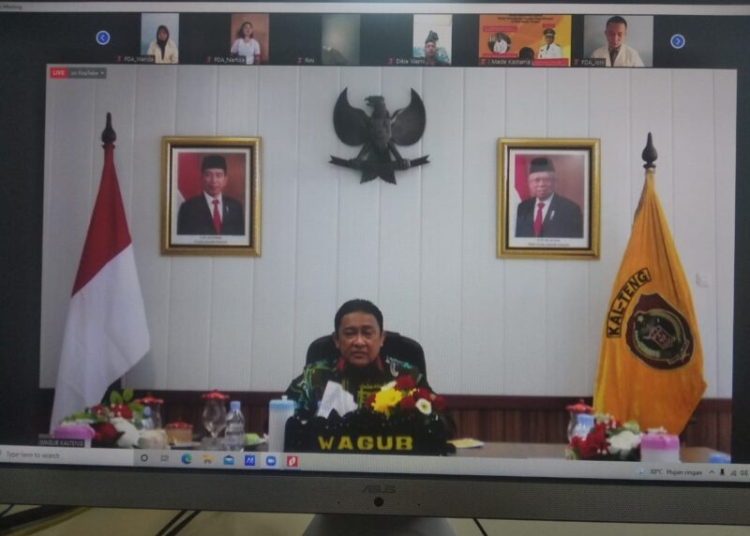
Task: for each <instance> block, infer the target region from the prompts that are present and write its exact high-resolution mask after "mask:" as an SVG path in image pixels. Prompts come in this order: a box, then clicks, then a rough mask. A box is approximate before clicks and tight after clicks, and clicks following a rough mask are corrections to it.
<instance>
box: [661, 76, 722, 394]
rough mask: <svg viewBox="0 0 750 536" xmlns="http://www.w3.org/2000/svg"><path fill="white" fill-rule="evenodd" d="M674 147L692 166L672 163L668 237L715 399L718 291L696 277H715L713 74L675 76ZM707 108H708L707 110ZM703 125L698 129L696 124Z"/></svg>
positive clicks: (678, 162) (707, 378) (705, 373)
mask: <svg viewBox="0 0 750 536" xmlns="http://www.w3.org/2000/svg"><path fill="white" fill-rule="evenodd" d="M673 91H674V97H673V102H674V122H675V128H674V137H673V139H674V147H675V152H676V154H695V155H698V157H697V158H694V159H692V161H691V162H688V161H686V159H684V158H677V159H675V162H674V177H675V179H674V182H675V184H674V204H675V212H674V214H675V216H674V223H673V225H672V234H673V236H674V239H675V245H676V246H677V251H679V252H680V259H681V261H682V266H683V268H684V270H685V275H686V277H687V280H688V284H690V287H691V291H692V294H693V304H694V305H695V314H696V316H697V317H698V323H699V325H700V336H701V343H702V345H703V361H704V371H703V374H704V376H705V378H706V382H707V383H708V384H709V386H710V387H709V388H708V389H707V396H716V380H717V376H718V370H717V356H716V348H717V340H716V286H715V285H714V284H713V283H712V284H711V285H710V286H706V287H703V286H700V287H699V286H697V285H695V282H696V278H697V277H698V275H699V274H701V275H703V276H704V277H707V278H708V279H709V280H710V281H714V280H715V278H716V271H715V270H716V261H715V259H716V236H717V230H716V216H715V213H714V210H715V207H716V180H715V177H714V172H715V157H714V152H713V150H712V148H713V147H715V133H714V120H713V116H714V113H715V110H714V107H713V102H714V76H713V73H712V72H711V71H691V70H680V71H675V73H674V87H673ZM706 103H712V105H710V106H707V105H706ZM695 124H699V125H702V128H700V129H699V130H695V129H694V125H695Z"/></svg>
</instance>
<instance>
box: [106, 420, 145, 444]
mask: <svg viewBox="0 0 750 536" xmlns="http://www.w3.org/2000/svg"><path fill="white" fill-rule="evenodd" d="M111 422H112V426H114V427H115V430H117V431H118V432H122V435H121V436H120V439H118V440H117V446H118V447H120V448H131V447H134V446H135V445H137V444H138V437H139V436H140V434H139V433H138V429H137V428H136V427H135V425H134V424H133V423H132V422H130V421H128V420H125V419H123V418H122V417H115V418H113V419H112V420H111Z"/></svg>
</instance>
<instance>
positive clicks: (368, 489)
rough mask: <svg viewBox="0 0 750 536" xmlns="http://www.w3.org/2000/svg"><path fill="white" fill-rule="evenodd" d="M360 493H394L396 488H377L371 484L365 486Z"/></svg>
mask: <svg viewBox="0 0 750 536" xmlns="http://www.w3.org/2000/svg"><path fill="white" fill-rule="evenodd" d="M362 493H396V486H378V485H375V484H372V485H370V486H365V489H363V490H362Z"/></svg>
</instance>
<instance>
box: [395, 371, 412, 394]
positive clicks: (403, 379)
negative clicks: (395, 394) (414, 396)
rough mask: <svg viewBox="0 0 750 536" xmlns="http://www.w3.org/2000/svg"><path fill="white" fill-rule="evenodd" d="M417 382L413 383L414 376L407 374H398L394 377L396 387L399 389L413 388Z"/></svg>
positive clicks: (407, 389)
mask: <svg viewBox="0 0 750 536" xmlns="http://www.w3.org/2000/svg"><path fill="white" fill-rule="evenodd" d="M416 386H417V384H415V383H414V378H412V377H411V376H409V375H405V376H399V377H398V378H396V389H398V390H399V391H410V390H411V389H414V388H415V387H416Z"/></svg>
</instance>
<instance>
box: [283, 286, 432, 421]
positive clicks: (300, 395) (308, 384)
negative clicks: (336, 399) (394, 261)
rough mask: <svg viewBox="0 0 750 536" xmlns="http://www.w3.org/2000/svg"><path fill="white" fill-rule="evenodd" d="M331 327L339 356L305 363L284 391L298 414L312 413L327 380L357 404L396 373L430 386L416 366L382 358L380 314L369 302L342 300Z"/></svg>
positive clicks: (381, 314)
mask: <svg viewBox="0 0 750 536" xmlns="http://www.w3.org/2000/svg"><path fill="white" fill-rule="evenodd" d="M334 328H335V331H334V334H333V340H334V343H335V344H336V348H337V349H338V351H339V352H340V356H339V358H338V359H337V360H335V361H328V360H325V361H319V362H317V363H312V364H310V365H307V366H306V367H305V370H304V371H303V372H302V374H301V375H300V376H299V377H297V378H295V379H294V381H292V383H291V385H290V386H289V388H288V389H287V390H286V395H287V397H289V399H291V400H294V401H295V402H296V404H297V412H298V414H300V415H302V416H304V417H313V416H315V414H316V413H317V410H318V404H319V402H320V401H321V400H322V398H323V393H324V392H325V389H326V386H327V385H328V382H335V383H338V384H340V385H341V386H342V388H343V389H344V390H346V391H348V392H349V393H351V394H352V396H353V397H354V400H355V401H356V402H357V405H358V406H359V407H362V406H363V405H364V403H365V400H366V399H367V397H368V396H369V395H370V394H371V393H374V392H376V391H378V390H380V388H381V387H382V386H383V385H385V384H387V383H389V382H391V381H393V380H395V379H396V378H398V377H399V376H407V375H408V376H411V377H412V379H413V380H414V383H415V384H416V386H417V387H424V388H426V389H430V386H429V385H428V383H427V380H426V378H425V376H424V374H423V373H422V371H420V370H419V369H418V368H416V367H414V366H412V365H410V364H408V363H405V362H403V361H399V360H398V359H394V358H392V357H385V358H383V357H381V355H380V350H381V347H382V346H383V342H384V341H385V332H384V331H383V313H381V312H380V309H378V308H377V306H376V305H375V304H373V303H372V302H369V301H367V300H350V301H348V302H346V303H344V304H343V305H342V306H341V307H340V308H339V310H338V311H337V312H336V317H335V319H334ZM430 391H431V389H430Z"/></svg>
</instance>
